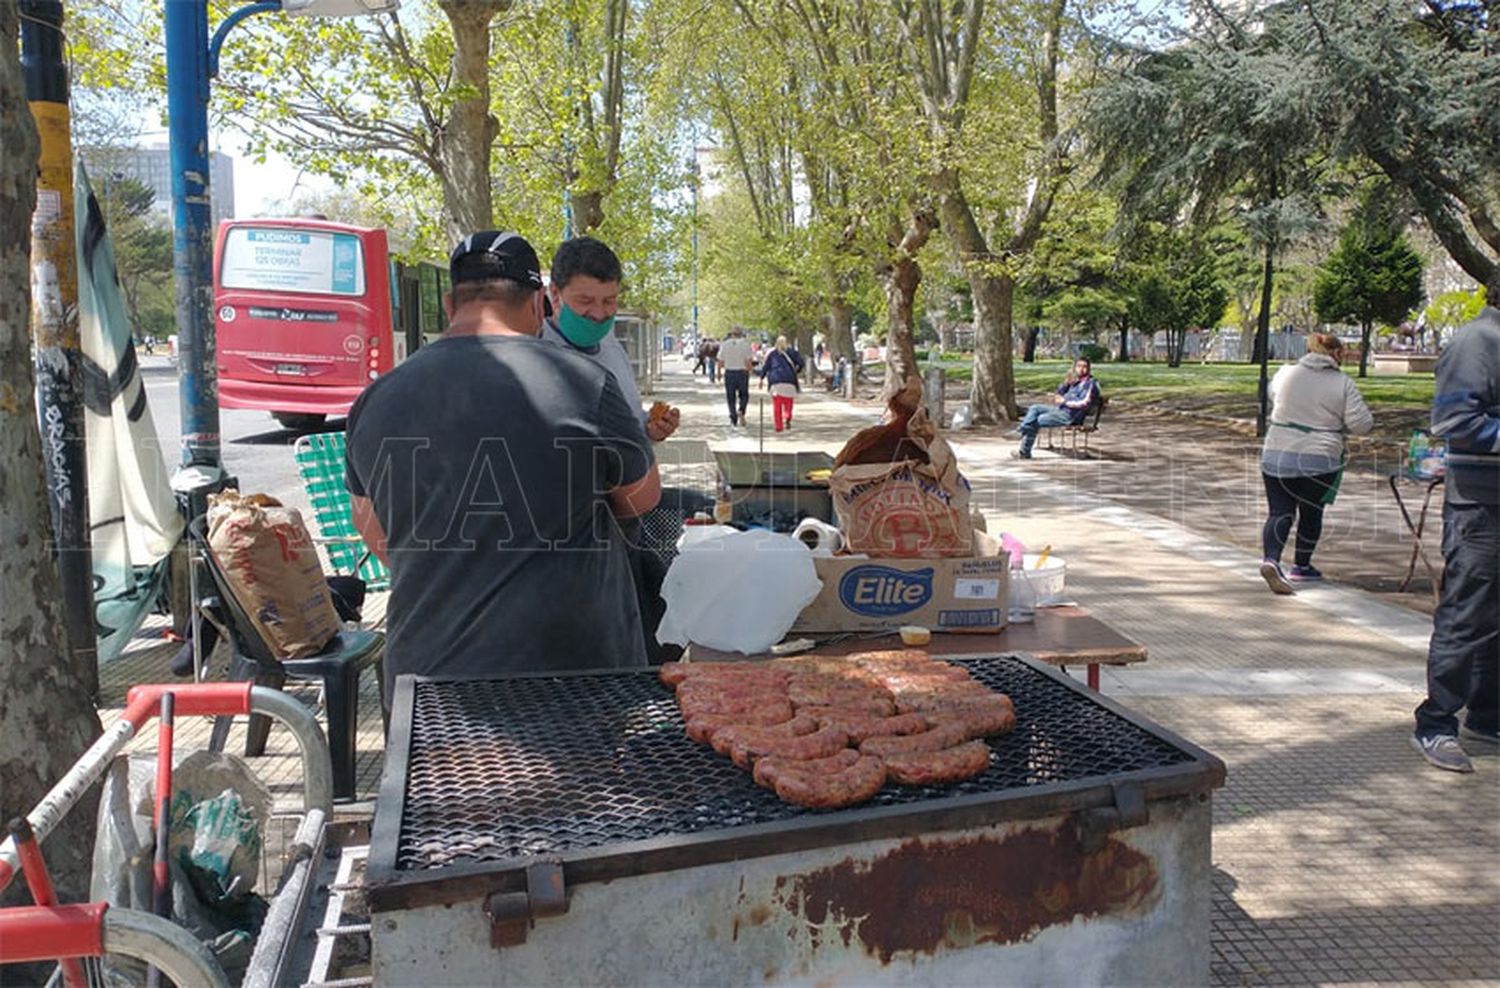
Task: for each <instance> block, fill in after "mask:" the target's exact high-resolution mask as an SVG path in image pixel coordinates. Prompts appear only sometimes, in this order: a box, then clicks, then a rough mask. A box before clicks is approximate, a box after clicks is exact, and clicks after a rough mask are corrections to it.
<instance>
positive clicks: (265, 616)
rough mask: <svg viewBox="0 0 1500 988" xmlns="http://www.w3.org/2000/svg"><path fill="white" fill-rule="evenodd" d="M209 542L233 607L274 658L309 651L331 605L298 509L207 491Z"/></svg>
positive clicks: (316, 645) (331, 614)
mask: <svg viewBox="0 0 1500 988" xmlns="http://www.w3.org/2000/svg"><path fill="white" fill-rule="evenodd" d="M208 545H209V550H210V551H211V552H212V553H213V554H214V558H215V559H216V560H218V562H219V566H220V568H221V569H223V571H224V573H225V575H226V576H227V577H228V580H229V585H230V588H231V590H233V592H234V595H235V599H236V600H238V601H239V603H240V607H241V608H242V609H243V610H244V611H245V613H246V614H248V615H249V616H250V620H251V622H253V623H254V624H255V627H256V629H257V630H259V631H260V633H261V636H262V637H263V638H264V639H265V640H266V642H267V644H268V645H270V647H271V650H272V651H273V652H275V653H276V655H277V656H278V657H279V658H285V659H300V658H305V657H307V656H309V655H315V654H317V653H318V652H319V651H321V650H322V649H323V646H325V645H327V644H328V642H329V641H330V640H331V639H332V638H333V636H334V635H336V634H338V630H339V618H338V612H337V611H335V610H334V608H333V598H332V597H331V596H329V593H328V583H327V581H326V580H324V579H323V567H322V564H321V563H319V561H318V553H317V549H316V548H314V546H313V541H312V537H311V536H309V535H308V533H307V526H305V525H304V524H303V523H302V516H301V514H299V513H298V512H297V510H296V509H295V508H286V507H282V506H281V505H280V504H279V503H278V502H277V501H276V500H275V499H274V498H270V497H267V496H266V495H264V494H252V495H249V496H247V497H241V496H240V493H239V491H236V490H232V489H231V490H227V491H225V492H224V493H222V494H217V495H211V496H210V497H209V509H208Z"/></svg>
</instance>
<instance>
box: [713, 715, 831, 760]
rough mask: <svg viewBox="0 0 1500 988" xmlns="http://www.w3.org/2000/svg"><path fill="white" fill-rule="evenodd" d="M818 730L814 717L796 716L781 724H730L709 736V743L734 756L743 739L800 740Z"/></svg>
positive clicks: (723, 752)
mask: <svg viewBox="0 0 1500 988" xmlns="http://www.w3.org/2000/svg"><path fill="white" fill-rule="evenodd" d="M817 729H818V722H817V720H815V719H814V718H812V717H803V716H800V715H799V716H796V717H793V718H792V719H791V720H788V721H783V722H782V723H780V724H768V725H756V724H730V725H728V726H724V727H720V728H717V729H716V730H714V731H713V732H711V733H710V734H709V740H708V743H709V745H710V746H712V747H713V749H714V751H717V752H718V753H719V754H721V755H732V754H733V752H734V745H735V743H736V742H737V741H739V740H740V739H741V738H743V737H751V738H798V737H801V736H802V735H804V734H811V733H813V732H814V731H816V730H817Z"/></svg>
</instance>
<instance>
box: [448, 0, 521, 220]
mask: <svg viewBox="0 0 1500 988" xmlns="http://www.w3.org/2000/svg"><path fill="white" fill-rule="evenodd" d="M511 2H512V0H440V6H441V7H442V8H443V13H444V14H446V15H447V17H448V20H449V22H450V23H451V24H452V25H453V76H454V82H455V85H457V86H462V87H464V88H465V89H466V90H468V91H469V92H470V93H472V95H467V96H465V97H463V98H462V99H458V100H455V101H454V103H453V108H452V109H451V110H450V111H449V114H448V120H447V126H445V127H444V128H443V129H442V130H441V131H440V132H439V133H438V139H437V154H438V159H439V160H440V161H441V162H442V165H443V170H442V174H441V175H439V176H438V177H439V179H440V181H441V183H442V187H443V211H444V214H445V218H446V219H447V222H448V235H449V239H450V240H454V241H457V240H461V239H462V238H464V237H466V236H468V235H469V234H471V233H474V232H476V231H479V230H488V229H490V228H491V227H492V226H494V222H495V202H494V193H493V190H492V188H491V185H490V149H491V148H492V147H493V146H494V143H495V138H496V136H497V135H498V134H499V133H500V124H499V122H498V121H496V120H495V118H494V117H493V116H491V115H490V24H491V22H492V21H493V20H494V19H495V17H496V16H497V15H499V14H501V13H503V12H504V11H506V10H509V9H510V6H511Z"/></svg>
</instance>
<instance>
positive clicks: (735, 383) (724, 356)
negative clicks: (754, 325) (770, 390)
mask: <svg viewBox="0 0 1500 988" xmlns="http://www.w3.org/2000/svg"><path fill="white" fill-rule="evenodd" d="M754 365H755V356H754V353H753V352H752V351H751V349H750V341H749V340H747V339H745V331H744V330H743V329H741V328H740V327H738V326H736V327H734V329H732V330H730V331H729V338H728V339H726V340H724V342H722V343H720V344H719V367H720V369H721V370H723V371H724V399H725V401H727V402H728V403H729V424H730V425H740V424H741V423H743V422H744V421H745V409H746V407H747V406H749V404H750V371H751V370H752V369H753V368H754Z"/></svg>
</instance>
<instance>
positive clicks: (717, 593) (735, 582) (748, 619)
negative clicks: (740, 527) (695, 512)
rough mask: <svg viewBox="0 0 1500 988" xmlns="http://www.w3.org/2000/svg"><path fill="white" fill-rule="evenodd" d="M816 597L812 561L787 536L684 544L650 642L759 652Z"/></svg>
mask: <svg viewBox="0 0 1500 988" xmlns="http://www.w3.org/2000/svg"><path fill="white" fill-rule="evenodd" d="M695 535H697V533H695ZM822 589H823V583H822V581H821V580H819V579H818V574H817V571H816V570H815V569H814V567H813V557H812V553H811V552H810V551H808V548H807V546H805V545H803V544H802V543H801V542H799V541H797V540H796V539H794V538H792V537H791V536H790V535H778V534H776V533H775V532H768V531H765V530H762V529H755V530H752V531H749V532H736V531H733V530H726V531H725V532H724V533H722V534H715V535H712V536H708V537H701V536H699V537H696V538H695V539H693V540H684V541H683V543H682V551H681V552H679V553H678V554H677V558H676V559H674V560H672V567H671V568H670V569H669V570H667V578H666V580H665V581H664V582H663V583H662V588H661V595H662V599H663V600H665V601H666V604H667V612H666V614H664V615H662V619H661V626H660V627H659V628H658V629H657V632H656V639H657V641H659V642H662V643H671V644H675V645H686V644H688V643H689V642H692V643H696V644H699V645H704V646H707V647H708V648H716V649H720V650H723V651H726V652H744V653H746V654H754V653H756V652H764V651H765V650H766V649H768V648H770V647H771V646H772V645H774V644H776V643H777V642H779V641H781V639H782V638H783V637H785V636H786V633H787V630H788V629H790V628H791V626H792V623H793V622H794V621H796V620H797V615H798V614H801V613H802V609H803V608H804V607H806V606H807V605H808V604H810V603H812V602H813V599H814V598H816V597H817V596H818V592H819V591H820V590H822Z"/></svg>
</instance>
